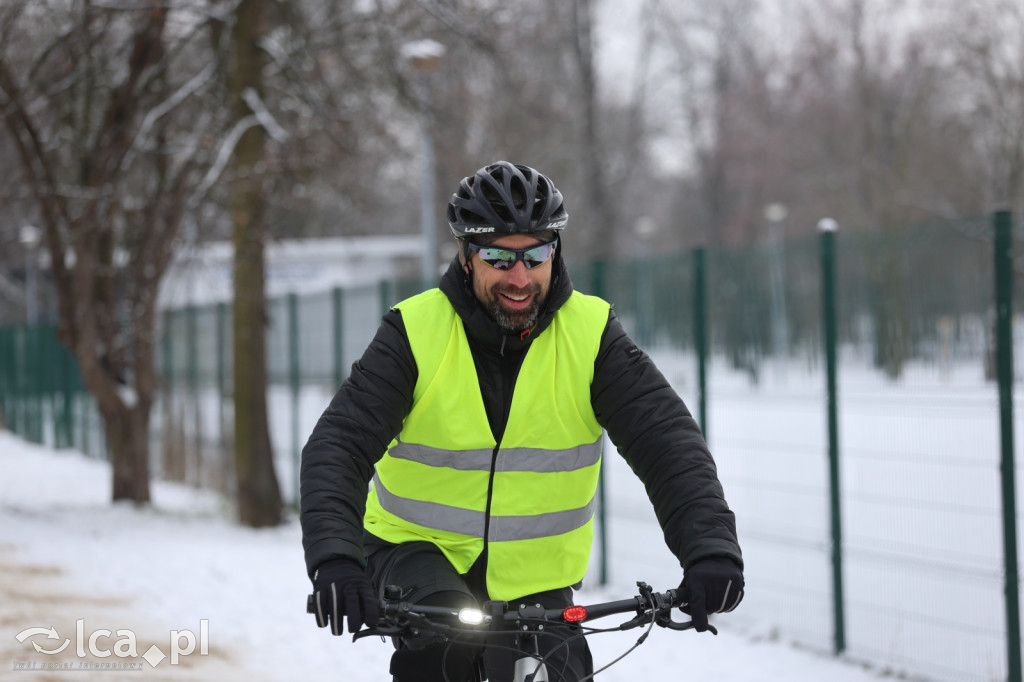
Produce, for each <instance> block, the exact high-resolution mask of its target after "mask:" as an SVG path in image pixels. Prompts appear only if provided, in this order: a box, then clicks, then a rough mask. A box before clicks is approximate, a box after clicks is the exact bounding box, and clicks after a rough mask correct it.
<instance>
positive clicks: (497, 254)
mask: <svg viewBox="0 0 1024 682" xmlns="http://www.w3.org/2000/svg"><path fill="white" fill-rule="evenodd" d="M480 260H482V261H483V262H485V263H487V264H488V265H490V266H491V267H492V268H498V269H499V270H508V269H509V268H511V267H512V266H513V265H515V264H516V252H515V251H507V250H505V249H480Z"/></svg>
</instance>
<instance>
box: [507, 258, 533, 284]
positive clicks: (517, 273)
mask: <svg viewBox="0 0 1024 682" xmlns="http://www.w3.org/2000/svg"><path fill="white" fill-rule="evenodd" d="M506 272H507V273H508V274H507V275H506V276H505V281H506V282H508V283H509V284H511V285H512V286H514V287H519V288H523V287H525V286H526V285H527V284H529V283H530V274H529V273H528V272H527V271H526V264H525V263H523V262H522V261H516V262H515V265H513V266H512V267H511V268H509V269H508V270H506Z"/></svg>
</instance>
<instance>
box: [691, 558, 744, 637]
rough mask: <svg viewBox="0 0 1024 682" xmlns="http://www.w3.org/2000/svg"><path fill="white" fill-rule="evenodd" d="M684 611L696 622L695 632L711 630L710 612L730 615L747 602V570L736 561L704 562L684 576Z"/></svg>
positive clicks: (694, 623)
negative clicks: (709, 628) (744, 596)
mask: <svg viewBox="0 0 1024 682" xmlns="http://www.w3.org/2000/svg"><path fill="white" fill-rule="evenodd" d="M679 594H680V596H681V597H682V603H681V605H680V607H679V608H680V610H681V611H682V612H683V613H686V614H688V615H689V616H690V618H692V619H693V629H694V630H696V631H697V632H704V631H705V630H707V629H708V614H709V613H728V612H729V611H732V610H733V609H734V608H736V607H737V606H739V603H740V602H741V601H743V570H742V569H741V568H740V567H739V566H738V565H737V564H736V562H735V561H733V560H732V559H728V558H726V557H711V558H708V559H701V560H700V561H698V562H697V563H695V564H693V565H692V566H690V567H689V568H688V569H686V571H685V572H684V573H683V582H682V583H681V584H680V585H679Z"/></svg>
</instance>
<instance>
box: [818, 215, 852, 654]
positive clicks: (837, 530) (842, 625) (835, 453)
mask: <svg viewBox="0 0 1024 682" xmlns="http://www.w3.org/2000/svg"><path fill="white" fill-rule="evenodd" d="M837 227H838V225H837V224H836V221H834V220H832V219H831V218H825V219H824V220H821V221H820V222H819V223H818V230H819V231H820V233H821V236H820V242H821V319H822V324H823V327H824V330H823V331H824V334H823V336H824V346H825V390H826V394H827V395H826V401H825V404H826V411H827V420H828V483H829V486H828V487H829V515H830V517H831V533H832V557H831V558H832V600H833V620H834V622H833V629H834V633H833V648H834V653H835V654H836V655H837V656H838V655H839V654H841V653H843V651H845V650H846V616H845V600H844V596H843V528H842V516H841V505H840V487H839V416H838V404H839V403H838V395H837V391H836V343H837V340H836V247H835V238H836V229H837Z"/></svg>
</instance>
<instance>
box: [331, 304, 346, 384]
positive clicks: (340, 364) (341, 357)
mask: <svg viewBox="0 0 1024 682" xmlns="http://www.w3.org/2000/svg"><path fill="white" fill-rule="evenodd" d="M331 303H332V306H331V308H332V310H333V311H334V330H333V338H334V347H333V352H334V390H335V391H337V390H338V389H339V388H340V387H341V383H342V382H343V381H345V367H344V365H345V340H344V338H343V337H342V333H343V332H344V326H343V325H344V316H345V297H344V292H343V291H342V290H341V287H334V289H333V290H332V291H331Z"/></svg>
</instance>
